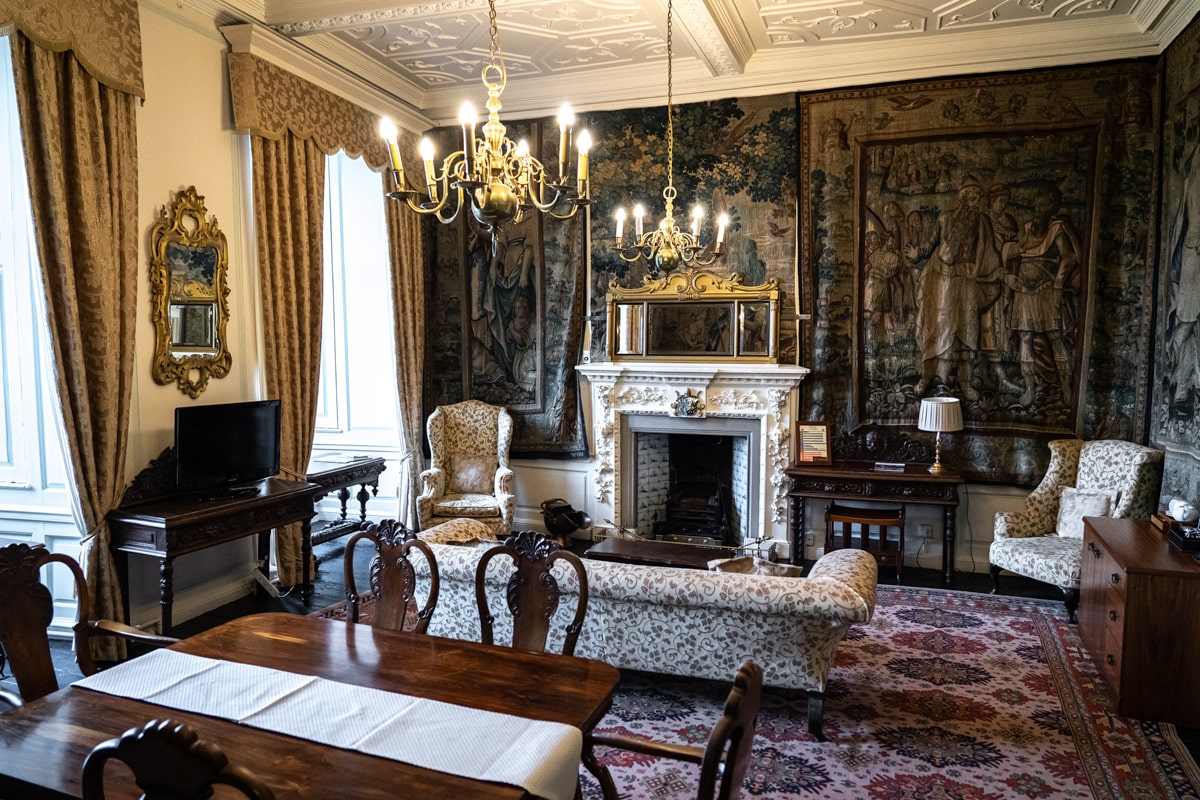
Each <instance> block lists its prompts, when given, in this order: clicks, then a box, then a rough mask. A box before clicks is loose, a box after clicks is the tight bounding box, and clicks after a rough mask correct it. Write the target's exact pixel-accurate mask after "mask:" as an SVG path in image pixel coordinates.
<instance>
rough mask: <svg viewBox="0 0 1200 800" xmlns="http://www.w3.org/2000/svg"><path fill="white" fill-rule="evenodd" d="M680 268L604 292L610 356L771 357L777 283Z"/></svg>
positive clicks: (775, 346) (775, 343)
mask: <svg viewBox="0 0 1200 800" xmlns="http://www.w3.org/2000/svg"><path fill="white" fill-rule="evenodd" d="M741 280H742V279H741V276H739V275H737V274H734V275H731V276H722V275H717V274H716V273H712V272H708V271H705V270H694V269H684V270H680V271H678V272H672V273H670V274H668V275H666V276H664V277H662V278H651V277H649V276H647V277H646V278H645V280H644V281H643V283H642V285H641V286H639V287H637V288H633V289H628V288H624V287H622V286H620V285H619V284H616V283H615V282H614V283H613V285H612V286H610V287H609V292H608V337H609V339H608V356H609V359H610V360H612V361H687V362H705V361H739V362H750V363H771V364H773V363H777V362H778V357H779V329H778V328H779V326H778V315H779V286H778V283H777V282H776V281H775V280H770V281H767V282H766V283H763V284H759V285H757V286H745V285H743V284H742V282H741Z"/></svg>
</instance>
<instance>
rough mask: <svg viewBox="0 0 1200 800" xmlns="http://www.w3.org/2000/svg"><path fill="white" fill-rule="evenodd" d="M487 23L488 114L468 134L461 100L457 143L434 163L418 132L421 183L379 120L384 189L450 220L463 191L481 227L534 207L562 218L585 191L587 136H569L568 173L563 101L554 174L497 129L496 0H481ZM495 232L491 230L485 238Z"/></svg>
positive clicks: (391, 129) (391, 127)
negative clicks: (386, 165)
mask: <svg viewBox="0 0 1200 800" xmlns="http://www.w3.org/2000/svg"><path fill="white" fill-rule="evenodd" d="M488 18H489V22H490V24H491V61H490V62H489V63H488V64H486V65H485V66H484V67H483V72H482V76H481V77H482V80H483V85H484V86H485V87H487V92H488V99H487V109H488V119H487V122H486V123H484V125H483V137H482V138H479V137H476V135H475V124H476V115H475V108H474V107H473V106H472V105H471V104H470V103H464V104H463V106H462V110H461V111H460V112H459V116H458V121H459V123H460V124H461V125H462V131H463V149H462V150H458V151H455V152H453V153H451V154H450V155H448V156H446V158H445V160H444V161H442V165H441V168H440V169H437V168H435V166H434V163H433V158H434V150H433V142H432V141H430V140H429V139H428V138H424V139H422V140H421V145H420V153H421V160H422V161H424V162H425V190H424V191H420V190H417V189H411V188H409V187H408V185H407V183H406V181H405V176H404V164H403V162H402V161H401V159H400V147H399V145H398V144H397V142H396V138H397V135H398V131H397V130H396V125H395V124H394V123H393V122H392V121H391V120H390V119H388V118H387V117H384V118H383V120H382V121H381V122H380V124H379V134H380V135H381V136H382V137H383V138H384V140H385V141H386V142H387V145H388V153H389V155H390V156H391V162H392V178H393V180H394V181H395V183H396V191H394V192H388V193H387V196H388V197H389V198H391V199H393V200H400V201H403V202H405V203H407V204H408V207H409V208H411V209H412V210H413V211H416V212H417V213H419V214H434V215H436V216H437V218H438V220H439V221H441V222H444V223H447V224H449V223H451V222H453V221H454V220H455V219H457V218H458V212H459V211H461V210H462V207H463V200H464V194H466V195H467V196H468V197H469V198H470V206H471V213H472V215H473V216H474V217H475V219H476V220H478V221H479V222H480V223H482V224H483V225H485V226H487V228H488V230H489V231H495V229H496V228H498V227H500V226H501V225H504V224H506V223H508V222H514V223H515V222H520V221H521V220H522V219H524V218H525V215H526V214H527V213H528V212H529V211H531V210H533V209H536V210H538V211H540V212H542V213H545V214H549V215H550V216H552V217H554V218H555V219H569V218H571V217H573V216H575V213H576V212H577V211H579V209H580V208H582V207H583V206H586V205H587V204H588V203H589V199H588V150H589V149H590V148H591V146H592V137H591V135H590V134H588V132H587V131H586V130H582V131H580V132H579V134H578V135H577V136H575V137H574V139H575V149H576V151H577V152H578V159H577V169H576V170H575V175H574V179H572V175H571V172H572V170H571V169H570V168H569V167H570V164H569V163H568V162H567V160H566V158H567V154H568V151H569V149H570V144H571V139H572V129H573V127H574V125H575V115H574V114H573V113H572V112H571V107H570V106H568V105H565V104H564V105H563V107H562V109H561V110H560V111H559V113H558V128H559V142H558V144H559V149H558V176H557V179H555V178H554V177H553V176H548V175H547V171H546V169H545V168H544V167H543V166H542V163H541V162H540V161H538V159H536V158H535V157H534V156H533V155H532V154H531V153H530V152H529V144H528V143H527V142H526V141H525V140H524V139H522V140H520V141H519V142H517V143H516V144H513V141H512V140H511V139H509V138H508V137H507V136H506V135H505V127H504V124H503V123H501V122H500V94H501V92H503V91H504V85H505V83H506V82H507V80H508V73H507V72H506V70H505V68H504V54H503V52H502V51H501V50H500V33H499V29H498V28H497V26H496V2H495V0H488ZM494 241H495V239H494V238H493V242H494Z"/></svg>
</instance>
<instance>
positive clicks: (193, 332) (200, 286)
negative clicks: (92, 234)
mask: <svg viewBox="0 0 1200 800" xmlns="http://www.w3.org/2000/svg"><path fill="white" fill-rule="evenodd" d="M228 268H229V255H228V248H227V247H226V243H225V234H223V233H221V230H220V228H218V227H217V220H216V218H215V217H207V216H206V212H205V208H204V197H202V196H201V195H198V194H196V187H195V186H189V187H188V188H187V189H185V190H184V191H182V192H180V193H179V194H177V195H176V196H175V201H174V202H173V203H171V204H170V205H169V206H167V207H165V208H163V210H162V212H161V213H160V214H159V219H158V222H157V223H156V224H155V225H154V228H153V229H152V230H151V231H150V301H151V303H152V306H151V309H150V314H151V319H152V320H153V321H154V329H155V332H156V338H157V343H156V345H155V348H154V363H153V364H151V373H152V374H153V376H154V380H155V381H157V382H158V383H161V384H168V383H175V384H177V385H178V386H179V390H180V391H182V392H185V393H186V394H187V395H188V396H189V397H193V398H194V397H199V396H200V393H201V392H203V391H204V389H205V387H206V386H208V380H209V378H223V377H225V376H226V375H228V374H229V366H230V364H231V363H232V361H233V358H232V356H230V354H229V348H228V347H226V345H225V326H226V323H228V322H229V285H228V283H227V278H226V272H227V271H228Z"/></svg>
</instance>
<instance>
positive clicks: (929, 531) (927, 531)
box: [918, 522, 933, 541]
mask: <svg viewBox="0 0 1200 800" xmlns="http://www.w3.org/2000/svg"><path fill="white" fill-rule="evenodd" d="M918 530H919V531H920V533H921V538H922V539H924V540H925V541H929V540H930V539H932V538H933V526H932V525H930V524H929V523H928V522H922V523H921V526H920V527H919V528H918Z"/></svg>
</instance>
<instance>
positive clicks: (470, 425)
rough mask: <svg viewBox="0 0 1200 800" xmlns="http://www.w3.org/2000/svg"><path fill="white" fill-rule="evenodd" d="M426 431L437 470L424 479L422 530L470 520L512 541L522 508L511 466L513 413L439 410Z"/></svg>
mask: <svg viewBox="0 0 1200 800" xmlns="http://www.w3.org/2000/svg"><path fill="white" fill-rule="evenodd" d="M425 429H426V432H427V433H428V435H429V451H430V454H431V455H432V465H431V466H430V468H429V469H427V470H425V471H424V472H422V473H421V494H420V496H419V497H417V519H418V520H419V521H420V523H421V529H422V530H426V529H428V528H431V527H433V526H434V525H440V524H441V523H443V522H448V521H449V520H452V519H459V518H462V517H470V518H472V519H477V520H479V521H480V522H482V523H484V524H485V525H487V526H488V527H489V528H490V529H491V530H492V533H494V534H495V535H496V536H498V537H503V536H507V535H508V533H509V532H510V531H512V523H513V513H514V512H515V510H516V504H517V503H516V497H515V496H514V495H513V491H512V481H513V471H512V469H510V468H509V466H508V448H509V445H510V444H511V443H512V430H513V423H512V417H511V416H510V415H509V413H508V410H507V409H505V408H502V407H500V406H493V405H489V404H487V403H484V402H481V401H479V400H467V401H465V402H462V403H455V404H454V405H449V406H438V407H437V408H435V409H434V411H433V413H432V414H430V415H429V419H428V420H427V421H426V423H425Z"/></svg>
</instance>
